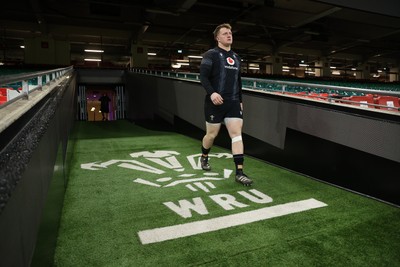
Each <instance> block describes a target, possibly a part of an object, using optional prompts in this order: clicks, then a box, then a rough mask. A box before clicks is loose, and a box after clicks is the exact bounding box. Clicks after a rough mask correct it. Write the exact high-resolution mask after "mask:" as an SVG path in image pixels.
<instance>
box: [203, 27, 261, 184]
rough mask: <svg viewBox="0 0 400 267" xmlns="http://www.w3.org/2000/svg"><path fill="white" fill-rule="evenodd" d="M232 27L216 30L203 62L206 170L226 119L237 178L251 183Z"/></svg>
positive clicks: (204, 154)
mask: <svg viewBox="0 0 400 267" xmlns="http://www.w3.org/2000/svg"><path fill="white" fill-rule="evenodd" d="M231 29H232V27H231V26H230V25H229V24H227V23H224V24H221V25H219V26H217V27H216V28H215V30H214V32H213V33H214V39H215V40H216V42H217V47H215V48H213V49H210V50H208V51H207V52H206V53H205V54H204V56H203V59H202V61H201V64H200V81H201V84H202V85H203V87H204V89H205V90H206V92H207V95H206V97H205V102H204V114H205V119H206V134H205V136H204V137H203V140H202V148H201V150H202V156H201V159H200V162H201V167H202V169H203V170H206V171H209V170H211V166H210V163H209V162H208V154H209V152H210V150H211V147H212V145H213V143H214V140H215V138H216V137H217V135H218V133H219V130H220V128H221V123H222V122H224V123H225V125H226V128H227V130H228V133H229V136H230V138H231V139H232V155H233V160H234V162H235V167H236V181H237V182H239V183H241V184H243V185H245V186H249V185H251V184H252V183H253V181H252V180H251V179H250V178H249V177H247V175H246V174H244V173H243V162H244V155H243V153H244V149H243V140H242V126H243V115H242V110H243V104H242V80H241V75H240V64H241V61H240V57H239V56H238V55H237V54H236V53H235V52H233V51H232V50H231V46H232V42H233V37H232V31H231Z"/></svg>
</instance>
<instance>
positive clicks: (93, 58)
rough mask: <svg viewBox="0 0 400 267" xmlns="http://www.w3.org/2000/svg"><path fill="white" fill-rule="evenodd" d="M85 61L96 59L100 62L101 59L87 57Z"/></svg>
mask: <svg viewBox="0 0 400 267" xmlns="http://www.w3.org/2000/svg"><path fill="white" fill-rule="evenodd" d="M85 61H95V62H100V61H101V59H99V58H85Z"/></svg>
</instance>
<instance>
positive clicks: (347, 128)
mask: <svg viewBox="0 0 400 267" xmlns="http://www.w3.org/2000/svg"><path fill="white" fill-rule="evenodd" d="M102 91H105V92H107V93H110V95H112V96H113V103H114V104H113V106H112V108H113V110H114V111H115V112H114V114H115V115H114V117H113V119H116V120H117V119H118V120H119V119H126V120H129V121H131V122H132V123H138V124H145V123H146V122H149V121H150V122H151V124H152V125H156V126H158V127H161V126H162V125H169V126H172V127H173V129H174V130H175V131H177V132H180V133H184V134H186V135H189V136H192V137H195V138H199V139H200V138H201V136H202V135H203V133H204V126H205V125H204V118H203V113H202V110H203V98H204V94H205V92H204V89H203V88H202V87H201V85H200V84H199V82H198V81H195V80H194V81H189V80H184V79H180V78H175V77H163V76H160V75H158V76H157V75H147V74H144V73H140V72H132V71H128V70H85V69H70V70H69V71H68V72H67V73H66V74H64V75H62V76H61V77H60V79H59V81H58V82H57V85H56V87H55V89H53V90H52V91H51V92H48V93H46V94H45V92H46V90H44V89H43V90H38V91H37V92H35V93H37V94H43V95H44V94H45V95H44V96H43V97H42V98H41V99H40V100H39V101H37V103H36V104H35V105H33V106H31V107H29V109H27V111H26V112H25V113H24V114H23V115H22V116H21V117H19V118H18V119H17V120H15V121H13V122H12V123H10V124H9V125H8V126H7V127H6V128H5V129H4V130H3V131H2V132H1V140H2V142H1V155H0V157H1V164H2V167H1V181H0V182H1V184H0V186H1V203H0V207H1V210H0V212H1V214H0V231H1V233H0V236H1V237H2V242H1V244H0V253H1V255H0V258H1V261H2V264H4V266H29V265H32V266H39V265H42V264H43V263H48V262H49V261H50V262H51V260H52V256H53V253H54V248H55V242H56V237H57V229H58V224H59V221H60V214H61V209H62V203H63V202H62V201H63V197H64V193H65V189H66V186H67V183H68V175H69V172H70V169H69V163H70V160H71V157H72V152H73V147H74V139H71V136H70V133H71V130H72V128H73V126H74V122H75V121H77V120H88V119H89V115H88V113H89V112H88V111H89V110H90V109H89V108H88V102H87V101H86V100H87V98H88V97H87V95H88V93H89V94H92V95H93V93H94V92H96V93H97V92H102ZM34 97H35V96H34V95H32V96H30V100H28V102H29V101H31V99H34ZM96 97H97V96H96ZM22 101H25V102H27V100H22ZM243 102H244V103H245V114H244V119H245V126H244V137H243V138H244V140H245V144H246V148H245V151H246V154H248V155H250V156H253V157H256V158H259V159H261V160H265V161H267V162H269V163H272V164H276V165H278V166H281V167H282V168H287V169H291V170H293V171H295V172H299V173H302V174H305V175H308V176H309V177H310V179H318V180H321V181H323V182H327V183H330V184H333V185H335V186H339V187H343V188H345V189H347V190H351V191H354V192H357V193H360V194H363V195H367V196H369V197H373V198H376V199H378V200H380V201H384V202H388V203H390V204H393V205H396V206H398V205H399V204H400V192H399V188H400V182H399V179H398V173H399V169H400V168H399V166H400V144H399V142H398V136H400V119H399V118H400V117H399V114H396V113H390V112H375V111H373V110H370V109H362V108H354V107H352V106H350V105H347V106H346V105H332V104H331V103H329V102H323V101H310V100H309V99H306V98H304V99H303V98H298V97H288V96H287V95H284V94H265V93H264V92H261V91H260V92H259V91H256V90H246V91H245V92H244V96H243ZM12 104H17V102H15V103H12ZM11 106H12V105H11V104H10V105H8V107H11ZM94 120H95V121H97V119H94ZM96 123H97V122H96ZM227 140H228V141H229V138H227V132H226V131H222V132H221V135H220V136H219V137H218V138H217V140H216V143H217V145H220V146H222V147H226V148H229V147H230V143H229V142H227ZM42 266H43V265H42Z"/></svg>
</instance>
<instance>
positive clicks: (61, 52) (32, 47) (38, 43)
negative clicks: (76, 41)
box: [24, 36, 71, 66]
mask: <svg viewBox="0 0 400 267" xmlns="http://www.w3.org/2000/svg"><path fill="white" fill-rule="evenodd" d="M24 62H25V64H44V65H62V66H68V65H70V64H71V56H70V44H69V42H68V41H60V40H54V39H53V38H51V37H48V36H47V37H46V36H43V37H34V38H27V39H25V60H24Z"/></svg>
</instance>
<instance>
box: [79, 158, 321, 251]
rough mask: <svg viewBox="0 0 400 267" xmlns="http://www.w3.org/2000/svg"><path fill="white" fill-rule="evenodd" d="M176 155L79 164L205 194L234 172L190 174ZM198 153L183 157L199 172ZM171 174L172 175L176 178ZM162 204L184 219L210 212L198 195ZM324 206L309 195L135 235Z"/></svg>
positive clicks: (226, 203)
mask: <svg viewBox="0 0 400 267" xmlns="http://www.w3.org/2000/svg"><path fill="white" fill-rule="evenodd" d="M179 155H180V153H179V152H176V151H164V150H157V151H154V152H149V151H142V152H137V153H131V154H130V156H131V157H132V158H134V159H132V160H109V161H106V162H91V163H84V164H81V168H82V169H86V170H92V171H98V170H102V169H106V168H108V167H109V166H111V165H117V166H118V167H121V168H126V169H131V170H135V171H140V172H144V173H148V174H155V175H157V178H155V179H154V180H148V179H144V178H136V179H134V180H133V182H134V183H137V184H141V185H143V186H150V187H155V188H168V187H174V186H185V187H186V188H187V189H189V190H191V191H194V192H196V191H199V190H202V191H204V192H207V193H209V192H210V190H213V189H216V188H217V186H216V184H218V182H221V181H225V180H227V179H228V178H229V177H230V176H231V174H232V172H233V171H232V170H229V169H224V170H223V173H216V172H203V173H202V174H201V175H197V174H196V173H189V172H188V171H186V170H185V168H184V167H183V165H182V164H181V162H180V161H179V160H178V158H177V157H176V156H179ZM200 156H201V154H194V155H189V156H187V157H186V160H187V162H188V163H189V165H190V168H191V171H190V172H196V171H197V172H198V171H202V169H201V165H200ZM209 157H210V158H220V159H221V158H223V159H231V158H232V155H231V154H228V153H216V154H209ZM185 166H186V165H185ZM171 172H172V173H174V172H175V173H176V175H168V174H171ZM146 176H149V175H146ZM150 176H151V175H150ZM171 176H174V178H175V179H174V178H173V177H171ZM237 193H238V195H240V197H242V198H245V199H247V200H248V201H250V202H252V203H255V204H266V203H271V202H272V201H273V200H272V198H271V197H269V196H268V195H266V194H264V193H262V192H260V191H259V190H256V189H250V190H248V191H247V192H246V191H238V192H237ZM209 198H210V199H212V200H213V201H214V202H215V203H216V204H217V205H219V206H220V207H221V208H223V209H224V210H225V211H229V210H234V209H237V208H245V207H248V206H249V205H248V204H245V203H243V202H240V201H238V200H237V199H236V197H235V196H233V195H230V194H216V195H210V196H209ZM162 204H163V205H164V206H166V207H168V208H169V209H170V210H171V211H173V212H175V213H176V214H178V215H179V216H181V217H182V218H184V219H186V218H190V217H192V216H193V213H192V212H195V213H197V214H199V215H207V214H209V213H208V210H207V207H206V205H205V203H204V201H203V200H202V198H200V197H195V198H192V199H191V200H187V199H181V200H179V201H178V202H177V203H174V202H171V201H170V202H164V203H162ZM325 206H327V205H326V204H325V203H323V202H321V201H318V200H316V199H313V198H310V199H306V200H300V201H295V202H289V203H285V204H279V205H275V206H269V207H263V208H258V209H255V210H250V211H245V212H240V213H234V214H230V215H225V216H221V217H217V218H212V219H207V220H199V221H194V222H189V223H183V224H177V225H171V226H165V227H160V228H154V229H148V230H143V231H139V232H138V236H139V239H140V242H141V243H142V244H150V243H157V242H163V241H166V240H172V239H176V238H182V237H187V236H192V235H198V234H202V233H207V232H212V231H218V230H222V229H225V228H229V227H234V226H239V225H243V224H249V223H253V222H257V221H261V220H266V219H271V218H275V217H279V216H284V215H288V214H292V213H297V212H303V211H307V210H310V209H315V208H321V207H325Z"/></svg>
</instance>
